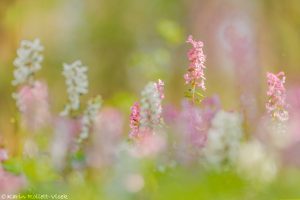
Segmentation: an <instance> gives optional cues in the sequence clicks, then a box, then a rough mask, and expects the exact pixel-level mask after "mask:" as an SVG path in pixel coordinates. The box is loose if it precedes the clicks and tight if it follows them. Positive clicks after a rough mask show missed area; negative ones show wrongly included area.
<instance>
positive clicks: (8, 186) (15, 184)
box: [0, 167, 26, 194]
mask: <svg viewBox="0 0 300 200" xmlns="http://www.w3.org/2000/svg"><path fill="white" fill-rule="evenodd" d="M25 186H26V179H25V177H24V176H16V175H13V174H11V173H9V172H6V171H5V170H4V169H2V168H1V167H0V194H5V193H6V194H15V193H17V192H19V191H21V190H22V189H23V188H25Z"/></svg>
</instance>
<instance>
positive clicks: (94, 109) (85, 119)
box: [79, 96, 102, 142]
mask: <svg viewBox="0 0 300 200" xmlns="http://www.w3.org/2000/svg"><path fill="white" fill-rule="evenodd" d="M101 104H102V99H101V97H100V96H97V97H95V98H93V99H91V100H89V101H88V104H87V108H86V110H85V111H84V113H83V116H82V119H81V123H82V127H81V132H80V135H79V142H82V140H84V139H86V138H88V135H89V133H90V131H91V129H92V127H93V125H94V121H95V118H96V116H97V114H98V113H99V110H100V108H101Z"/></svg>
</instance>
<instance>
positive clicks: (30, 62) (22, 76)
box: [12, 39, 44, 85]
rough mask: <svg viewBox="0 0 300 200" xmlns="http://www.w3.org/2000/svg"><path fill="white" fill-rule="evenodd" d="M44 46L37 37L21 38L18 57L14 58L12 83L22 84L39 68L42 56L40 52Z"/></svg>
mask: <svg viewBox="0 0 300 200" xmlns="http://www.w3.org/2000/svg"><path fill="white" fill-rule="evenodd" d="M43 50H44V47H43V46H42V45H41V43H40V40H39V39H35V40H34V41H28V40H23V41H21V46H20V48H19V49H18V50H17V55H18V57H17V58H16V59H15V60H14V66H15V70H14V77H15V79H14V80H13V81H12V84H13V85H20V84H23V83H25V82H27V81H29V80H30V78H32V76H33V75H34V73H35V72H37V71H38V70H40V69H41V67H42V66H41V62H42V61H43V56H42V54H41V52H42V51H43Z"/></svg>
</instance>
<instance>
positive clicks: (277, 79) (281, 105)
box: [266, 72, 289, 122]
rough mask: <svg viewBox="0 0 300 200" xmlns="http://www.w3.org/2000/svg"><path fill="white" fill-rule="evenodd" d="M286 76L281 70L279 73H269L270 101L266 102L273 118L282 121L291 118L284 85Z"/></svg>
mask: <svg viewBox="0 0 300 200" xmlns="http://www.w3.org/2000/svg"><path fill="white" fill-rule="evenodd" d="M285 78H286V77H285V74H284V72H279V73H278V74H273V73H267V83H268V91H267V96H268V102H267V103H266V108H267V111H268V113H271V116H272V117H273V119H276V120H279V121H282V122H283V121H286V120H288V118H289V114H288V111H287V103H286V90H285V87H284V83H285Z"/></svg>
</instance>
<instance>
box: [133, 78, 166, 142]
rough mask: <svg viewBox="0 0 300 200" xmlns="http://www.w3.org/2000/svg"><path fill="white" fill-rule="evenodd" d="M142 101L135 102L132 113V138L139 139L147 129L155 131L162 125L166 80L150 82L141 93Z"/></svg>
mask: <svg viewBox="0 0 300 200" xmlns="http://www.w3.org/2000/svg"><path fill="white" fill-rule="evenodd" d="M141 96H142V99H141V103H138V102H135V103H134V105H133V106H132V107H131V114H130V129H131V131H130V133H129V137H130V138H135V139H138V138H139V137H140V136H142V135H141V134H142V133H144V132H145V131H150V132H151V131H152V132H155V130H157V129H158V128H160V127H161V122H162V105H161V101H162V99H163V98H164V82H163V81H161V80H158V82H156V83H154V82H150V83H148V84H147V85H146V86H145V88H144V90H143V91H142V93H141Z"/></svg>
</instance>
